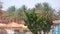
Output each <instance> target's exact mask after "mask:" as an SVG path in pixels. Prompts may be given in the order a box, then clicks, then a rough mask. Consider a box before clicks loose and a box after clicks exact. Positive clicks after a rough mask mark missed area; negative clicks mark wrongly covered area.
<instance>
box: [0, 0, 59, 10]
mask: <svg viewBox="0 0 60 34" xmlns="http://www.w3.org/2000/svg"><path fill="white" fill-rule="evenodd" d="M0 1H1V2H3V10H7V9H8V7H10V6H15V7H17V8H19V7H21V6H22V5H26V6H27V7H28V8H33V7H34V6H35V4H37V3H44V2H47V3H49V5H50V6H51V7H52V8H53V9H56V10H59V9H60V0H0Z"/></svg>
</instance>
